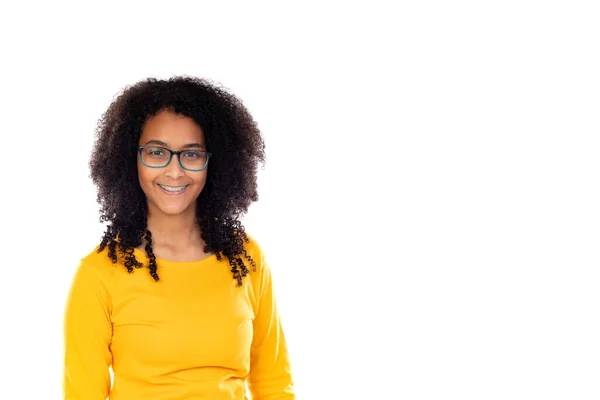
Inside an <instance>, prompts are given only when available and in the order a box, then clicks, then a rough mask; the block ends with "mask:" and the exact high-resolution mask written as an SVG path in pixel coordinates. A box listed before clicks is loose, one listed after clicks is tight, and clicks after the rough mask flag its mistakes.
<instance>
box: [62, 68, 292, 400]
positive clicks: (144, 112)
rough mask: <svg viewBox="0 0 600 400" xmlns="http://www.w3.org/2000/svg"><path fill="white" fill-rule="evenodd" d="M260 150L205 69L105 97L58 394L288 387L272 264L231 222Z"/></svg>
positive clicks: (164, 398) (243, 114)
mask: <svg viewBox="0 0 600 400" xmlns="http://www.w3.org/2000/svg"><path fill="white" fill-rule="evenodd" d="M264 159H265V154H264V143H263V140H262V137H261V134H260V132H259V130H258V128H257V125H256V123H255V121H254V120H253V118H252V117H251V116H250V114H249V113H248V110H247V109H246V108H245V107H244V106H243V104H242V103H241V101H240V100H238V99H237V98H236V97H235V96H234V95H232V94H230V93H228V92H227V91H226V90H224V89H222V88H221V87H219V86H216V85H214V84H212V83H210V82H209V81H207V80H203V79H198V78H192V77H173V78H171V79H169V80H158V79H154V78H150V79H147V80H144V81H141V82H138V83H137V84H135V85H133V86H130V87H127V88H126V89H125V90H124V91H123V92H122V93H121V94H120V95H119V96H118V97H117V98H116V99H115V100H114V101H113V103H112V104H111V105H110V106H109V108H108V110H107V111H106V113H105V114H104V115H103V116H102V118H101V120H100V121H99V124H98V128H97V137H96V141H95V145H94V149H93V152H92V158H91V161H90V168H91V178H92V180H93V182H94V183H95V184H96V186H97V188H98V202H99V204H100V206H101V208H100V215H101V216H100V220H101V221H102V222H107V229H106V232H105V233H104V236H103V238H102V240H101V242H100V244H99V246H98V247H97V248H96V249H95V250H94V251H92V252H91V253H90V254H89V255H88V256H86V257H85V258H83V259H82V261H81V264H80V265H79V267H78V269H77V271H76V273H75V276H74V279H73V282H72V285H71V290H70V293H69V298H68V301H67V305H66V312H65V368H64V398H65V399H68V400H75V399H81V400H105V399H106V398H107V397H110V399H112V400H137V399H143V400H152V399H157V400H158V399H160V400H170V399H173V400H175V399H177V400H182V399H211V400H218V399H223V400H225V399H226V400H234V399H235V400H241V399H245V398H246V397H245V396H246V384H247V386H248V388H249V392H250V395H251V396H252V399H254V400H267V399H294V398H295V396H294V391H293V381H292V376H291V372H290V363H289V358H288V352H287V347H286V341H285V337H284V333H283V330H282V325H281V322H280V318H279V313H278V310H277V306H276V301H275V297H274V294H273V286H272V281H271V273H270V270H269V266H268V264H267V261H266V259H265V255H264V253H263V252H262V250H261V248H260V246H259V244H258V243H257V242H256V241H255V240H254V239H253V238H252V237H251V236H249V235H248V234H247V233H246V232H245V230H244V227H243V226H242V224H241V223H240V220H239V218H240V216H241V215H243V214H244V213H246V212H247V210H248V206H249V205H250V204H251V203H252V202H253V201H256V200H257V199H258V194H257V183H256V173H257V166H258V164H259V162H260V163H264ZM109 367H112V369H113V373H114V382H113V385H112V387H111V382H110V373H109Z"/></svg>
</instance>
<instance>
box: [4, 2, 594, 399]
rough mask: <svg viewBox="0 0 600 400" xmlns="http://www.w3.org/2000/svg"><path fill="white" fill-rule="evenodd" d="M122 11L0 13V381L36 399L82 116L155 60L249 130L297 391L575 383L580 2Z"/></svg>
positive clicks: (64, 257)
mask: <svg viewBox="0 0 600 400" xmlns="http://www.w3.org/2000/svg"><path fill="white" fill-rule="evenodd" d="M123 3H126V4H123ZM123 3H121V4H118V5H117V3H114V4H110V3H106V2H102V3H101V2H96V3H95V4H94V5H93V6H92V5H85V6H84V4H88V3H87V2H78V3H75V2H73V4H67V3H57V2H44V3H42V2H39V3H25V2H21V3H19V4H20V5H18V6H16V5H7V4H5V5H2V6H1V8H0V41H1V51H2V53H1V54H0V60H1V61H0V68H1V75H0V82H1V83H0V84H1V89H0V102H1V103H0V129H1V135H2V136H1V137H2V142H3V146H2V149H3V150H2V157H3V158H2V159H1V160H0V161H1V162H2V164H1V165H2V185H0V188H1V189H0V190H1V191H2V193H1V196H0V202H1V206H0V207H1V208H0V209H1V220H0V224H1V226H2V230H1V232H2V242H1V244H0V246H1V247H2V249H1V250H2V252H1V259H0V260H1V263H0V265H1V271H2V272H1V274H2V275H1V278H0V296H1V299H0V300H1V301H0V308H1V309H0V311H1V312H0V317H1V327H0V335H1V343H2V352H1V353H0V357H1V361H2V366H1V367H0V369H1V370H2V373H1V375H0V376H1V378H0V382H1V383H0V385H1V391H2V395H1V397H2V398H7V399H9V398H10V399H59V398H61V394H60V393H61V384H62V351H63V350H62V317H63V307H64V301H65V299H66V295H67V291H68V287H69V284H70V280H71V277H72V274H73V272H74V269H75V267H76V266H77V262H78V260H79V259H80V258H81V257H82V256H84V255H86V254H87V253H88V252H89V251H91V249H92V248H93V247H94V246H95V245H96V244H97V243H98V240H99V238H100V235H101V233H102V231H103V227H102V226H101V225H100V224H99V223H98V222H97V221H98V214H97V205H96V202H95V189H94V187H93V186H92V184H91V182H90V180H89V179H88V174H89V171H88V169H87V162H88V159H89V155H90V150H91V146H92V143H93V134H94V129H95V126H96V123H97V120H98V119H99V118H100V116H101V114H102V113H103V112H104V110H105V109H106V107H107V106H108V105H109V103H110V102H111V101H112V99H113V96H115V95H116V94H117V93H118V92H119V91H120V90H121V89H122V88H123V87H124V86H125V85H128V84H132V83H134V82H136V81H138V80H140V79H143V78H145V77H148V76H156V77H163V78H166V77H170V76H172V75H175V74H188V75H197V76H203V77H208V78H210V79H213V80H215V81H217V82H220V83H222V84H224V85H225V86H226V87H228V88H229V89H230V90H231V91H232V92H234V93H235V94H237V95H238V96H239V97H240V98H242V99H243V101H244V102H245V104H246V105H247V106H248V108H249V109H250V111H251V113H252V114H253V116H254V117H255V119H256V120H257V121H258V123H259V126H260V128H261V130H262V132H263V134H264V136H265V141H266V145H267V149H266V150H267V164H266V167H265V169H264V170H262V171H260V177H259V178H260V180H259V185H260V187H259V190H260V201H259V202H258V203H256V204H254V205H253V206H252V207H251V209H250V211H249V213H248V215H247V217H246V218H245V220H244V223H245V226H246V228H247V230H248V232H249V233H251V235H253V236H254V237H255V238H256V239H257V240H259V241H260V243H261V244H262V246H263V248H264V250H265V251H266V253H267V257H268V258H269V260H270V264H271V267H272V269H273V274H274V280H275V281H274V283H275V289H276V291H277V295H278V300H279V304H280V309H281V314H282V318H283V322H284V327H285V329H286V335H287V336H288V341H289V347H290V354H291V357H292V362H293V368H294V376H295V380H296V388H297V393H298V398H299V399H300V398H302V399H311V400H316V399H346V398H360V399H415V400H417V399H450V398H457V399H528V400H529V399H578V400H583V399H598V398H599V396H600V385H599V384H598V383H599V381H598V379H599V378H598V376H599V374H600V361H599V360H600V344H599V343H600V342H599V340H598V338H599V337H600V325H599V323H598V316H599V312H598V306H599V305H600V301H599V300H600V290H599V278H600V273H599V271H598V265H599V263H598V261H599V260H598V258H599V257H598V255H599V251H598V250H599V240H600V228H599V227H600V212H599V204H600V191H599V189H598V172H599V171H600V165H599V164H600V162H599V157H598V150H599V148H598V145H599V144H600V140H599V136H598V132H599V131H598V125H599V124H598V120H599V118H598V117H599V112H598V110H599V106H600V104H599V103H600V95H599V93H600V87H599V86H600V79H599V76H600V74H599V72H598V71H600V65H599V64H600V62H599V58H598V54H599V53H598V49H599V43H598V42H599V38H600V32H599V28H598V27H599V24H598V21H599V17H600V16H599V15H598V12H597V10H596V9H595V8H593V7H592V3H593V2H591V1H590V2H587V3H586V2H579V1H545V2H541V1H539V2H533V1H503V2H483V1H471V2H467V1H458V2H442V1H438V2H433V1H419V2H417V1H414V2H389V3H383V2H379V3H378V2H362V3H359V2H351V3H333V2H319V3H316V2H315V3H310V2H305V1H304V2H298V3H296V4H295V5H291V4H288V3H284V2H278V3H275V2H272V3H265V2H262V3H252V5H250V4H249V3H250V2H247V3H231V2H220V3H219V4H220V5H219V6H215V5H212V4H211V5H209V3H208V2H206V3H205V2H177V1H170V2H143V3H141V2H140V3H138V4H134V3H127V2H123ZM492 3H494V4H495V5H492Z"/></svg>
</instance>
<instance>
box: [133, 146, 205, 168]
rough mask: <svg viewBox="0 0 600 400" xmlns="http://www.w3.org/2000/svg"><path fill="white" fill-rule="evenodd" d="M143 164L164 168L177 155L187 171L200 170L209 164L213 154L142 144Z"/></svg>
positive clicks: (141, 157) (141, 158)
mask: <svg viewBox="0 0 600 400" xmlns="http://www.w3.org/2000/svg"><path fill="white" fill-rule="evenodd" d="M138 150H139V153H140V160H141V161H142V164H144V165H145V166H146V167H149V168H164V167H166V166H167V165H169V163H170V162H171V160H172V159H173V154H176V155H177V158H178V159H179V165H181V168H183V169H185V170H187V171H193V172H198V171H202V170H204V169H205V168H206V167H207V166H208V160H210V156H211V155H212V154H211V153H209V152H208V151H204V150H179V151H175V150H171V149H167V148H166V147H160V146H141V147H140V148H139V149H138Z"/></svg>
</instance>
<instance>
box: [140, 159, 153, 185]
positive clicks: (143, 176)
mask: <svg viewBox="0 0 600 400" xmlns="http://www.w3.org/2000/svg"><path fill="white" fill-rule="evenodd" d="M154 175H155V174H154V173H153V171H152V170H150V169H149V168H145V167H144V166H143V165H140V162H139V161H138V180H139V181H140V186H141V187H142V190H143V191H144V192H146V190H147V189H149V188H151V187H152V185H153V181H154V178H155V176H154Z"/></svg>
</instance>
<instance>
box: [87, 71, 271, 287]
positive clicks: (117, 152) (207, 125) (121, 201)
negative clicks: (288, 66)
mask: <svg viewBox="0 0 600 400" xmlns="http://www.w3.org/2000/svg"><path fill="white" fill-rule="evenodd" d="M162 110H169V111H171V112H174V113H175V114H179V115H182V116H186V117H189V118H191V119H192V120H193V121H194V122H196V123H197V124H198V125H199V126H200V127H201V128H202V130H203V132H204V137H205V142H206V147H207V150H208V151H209V152H211V153H212V154H213V156H212V157H211V160H210V164H209V166H208V170H207V179H206V184H205V186H204V188H203V190H202V192H201V193H200V195H199V197H198V199H197V213H196V214H197V215H196V218H197V222H198V224H199V226H200V231H201V233H202V238H203V239H204V241H205V243H206V246H205V247H204V251H205V252H212V253H215V255H216V256H217V259H218V260H219V261H220V260H222V259H223V257H227V259H228V261H229V264H230V266H231V272H232V274H233V278H234V279H235V280H237V284H238V286H241V285H242V278H243V277H245V276H246V275H247V274H248V272H249V270H248V268H247V267H246V264H245V263H244V261H243V259H245V260H247V261H248V262H249V264H250V265H251V266H252V267H253V269H254V268H255V267H256V264H255V262H254V260H253V259H252V257H251V256H249V255H248V254H247V252H246V250H245V248H244V242H246V243H248V242H249V239H248V236H247V235H246V233H245V230H244V227H243V225H242V224H241V222H240V217H241V216H242V215H243V214H245V213H246V212H247V211H248V207H249V206H250V204H251V203H252V202H253V201H257V200H258V191H257V179H256V174H257V168H258V164H259V163H261V164H263V165H264V163H265V152H264V149H265V145H264V142H263V139H262V136H261V134H260V131H259V129H258V127H257V124H256V122H255V121H254V119H253V118H252V116H251V115H250V113H249V112H248V110H247V109H246V107H245V106H244V105H243V104H242V102H241V101H240V100H239V99H238V98H237V97H235V96H234V95H233V94H231V93H229V92H228V91H227V90H226V89H225V88H223V87H222V86H220V85H218V84H215V83H212V82H211V81H209V80H206V79H201V78H197V77H189V76H176V77H172V78H170V79H168V80H159V79H156V78H148V79H146V80H143V81H140V82H138V83H136V84H134V85H131V86H127V87H125V88H124V89H123V91H122V92H121V93H120V94H119V95H118V96H117V97H116V98H115V99H114V100H113V102H112V103H111V104H110V106H109V107H108V109H107V111H106V112H105V113H104V114H103V115H102V117H101V118H100V119H99V121H98V126H97V128H96V140H95V143H94V147H93V151H92V156H91V160H90V170H91V178H92V180H93V182H94V184H95V185H96V187H97V190H98V197H97V200H98V203H99V204H100V222H102V223H105V222H106V223H107V228H106V231H105V233H104V235H103V237H102V240H101V242H100V246H99V248H98V252H101V251H103V250H104V249H105V248H108V257H109V258H110V259H111V260H112V262H113V263H116V262H117V261H118V260H119V258H121V260H122V261H123V263H124V265H125V267H126V268H127V270H128V271H129V272H130V273H131V272H133V271H134V269H136V268H141V267H143V264H142V263H141V262H140V261H139V260H137V259H136V257H135V254H134V248H136V247H138V246H140V245H141V244H142V243H143V242H145V251H146V254H147V255H148V269H149V271H150V275H151V276H152V278H153V279H154V280H155V281H158V280H159V276H158V273H157V267H158V265H157V263H156V257H155V256H154V252H153V251H152V235H151V233H150V231H149V230H148V229H147V205H146V198H145V195H144V193H143V191H142V189H141V186H140V184H139V180H138V175H137V156H138V146H139V145H138V142H139V138H140V136H141V133H142V130H143V127H144V124H145V123H146V121H147V120H148V119H149V118H150V117H152V116H154V115H156V114H158V113H159V112H160V111H162Z"/></svg>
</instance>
